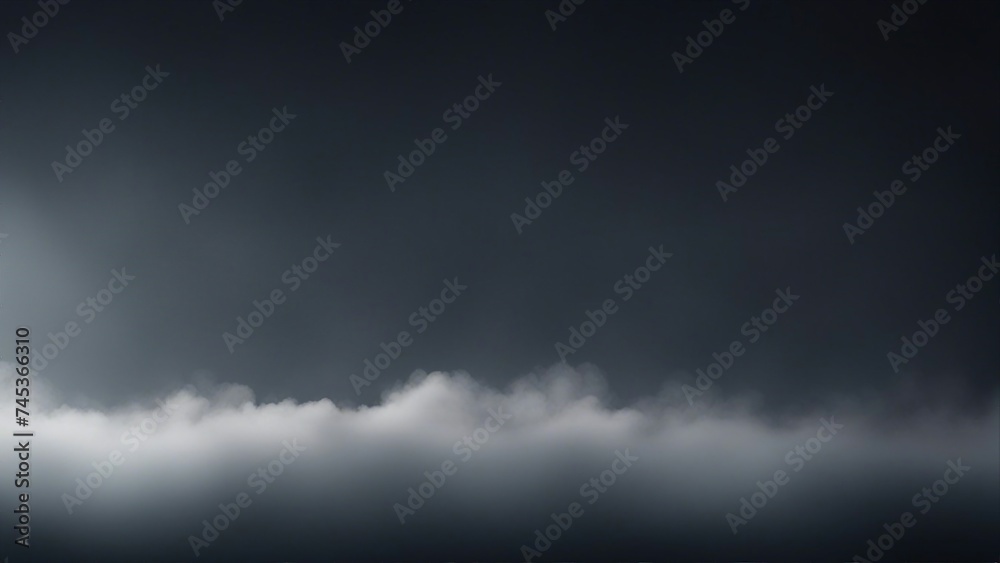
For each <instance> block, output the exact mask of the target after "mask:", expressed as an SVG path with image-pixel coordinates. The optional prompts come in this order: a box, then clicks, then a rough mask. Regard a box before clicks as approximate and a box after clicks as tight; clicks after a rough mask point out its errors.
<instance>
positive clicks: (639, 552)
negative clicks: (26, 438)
mask: <svg viewBox="0 0 1000 563" xmlns="http://www.w3.org/2000/svg"><path fill="white" fill-rule="evenodd" d="M0 373H2V378H3V394H4V400H5V401H7V404H13V393H12V388H13V370H12V366H11V365H10V364H4V365H3V366H2V368H0ZM37 383H38V382H37V380H36V384H35V385H34V387H33V390H34V392H35V395H33V397H32V401H35V402H34V403H33V404H35V405H42V406H40V407H39V408H36V409H34V410H33V412H32V417H33V418H32V424H31V427H32V429H33V430H34V431H35V434H36V435H35V437H34V438H32V439H31V477H30V481H31V487H30V489H29V490H30V494H31V508H32V515H33V518H34V519H35V520H36V522H38V523H37V524H36V525H35V526H34V528H33V530H34V532H33V537H32V541H33V542H34V543H35V544H36V545H37V550H35V551H34V552H35V553H39V554H47V555H50V556H51V555H58V554H62V553H66V552H65V551H63V550H65V549H69V547H68V546H74V547H73V549H80V548H82V547H83V546H86V548H87V549H89V550H94V553H100V554H101V557H102V558H116V557H120V558H129V557H135V556H139V554H148V553H150V552H151V551H150V547H152V546H155V547H156V550H157V551H156V552H157V553H162V554H163V555H162V557H163V558H164V559H178V558H180V559H189V558H191V557H194V556H195V551H196V550H197V554H198V556H199V557H204V558H207V559H214V558H223V559H225V558H237V557H243V556H250V555H252V556H254V557H270V558H278V557H284V558H293V559H300V558H303V559H310V558H322V557H324V554H326V555H329V556H331V557H333V556H334V555H331V554H333V553H334V552H335V553H336V555H335V556H336V557H337V558H351V559H384V558H394V559H407V558H414V559H416V558H432V559H449V558H451V559H462V558H476V557H481V558H486V559H519V558H522V557H523V556H524V553H530V552H522V550H523V549H524V547H523V546H526V547H527V548H529V549H533V550H535V551H537V553H538V554H539V555H537V556H536V557H537V558H538V560H559V559H565V558H582V557H585V556H586V554H587V553H605V554H606V556H608V557H614V553H620V554H621V557H623V558H643V557H646V558H657V557H669V556H675V557H683V556H685V554H689V555H690V556H695V554H698V553H701V554H703V555H702V557H708V556H710V555H713V554H714V556H717V557H735V556H737V555H736V554H737V553H755V552H756V553H761V554H764V553H765V552H764V551H761V550H764V549H768V545H769V544H770V549H773V544H772V543H771V542H773V541H775V539H776V538H779V537H783V536H784V535H786V534H796V533H802V534H806V533H808V534H812V536H810V537H814V540H815V541H814V542H813V543H809V542H806V541H805V540H803V541H801V542H799V543H796V542H792V543H789V544H787V545H786V547H784V548H782V549H783V551H782V553H784V554H785V555H788V556H803V555H807V554H810V553H813V554H817V553H818V552H816V551H815V550H817V549H828V548H829V549H833V548H834V546H837V548H838V549H841V550H843V549H844V547H843V546H852V545H855V546H857V549H856V551H855V552H842V551H838V552H828V553H827V554H826V556H828V557H833V558H835V559H839V560H843V559H849V558H850V557H852V556H853V555H855V554H862V552H863V551H864V548H865V542H866V540H867V539H868V538H869V537H877V536H878V535H879V534H881V533H883V531H882V530H881V527H882V525H883V523H884V522H883V520H884V521H885V522H889V521H890V520H891V519H893V518H898V515H899V513H901V512H903V511H906V510H910V511H914V510H915V508H914V501H913V498H912V497H913V496H914V495H915V494H918V493H919V492H920V491H921V488H922V487H926V486H930V484H931V483H933V482H934V481H935V480H937V479H940V478H941V475H942V474H943V473H944V472H945V471H946V470H947V469H948V467H949V465H948V463H949V462H953V463H955V462H956V460H960V463H961V464H964V465H965V466H969V467H971V468H972V469H971V470H969V471H968V472H967V474H965V475H963V476H962V478H961V480H960V482H958V483H956V484H954V485H953V488H954V491H953V492H951V493H949V494H948V495H946V497H944V498H941V499H940V505H938V503H934V507H933V510H934V511H933V512H930V511H928V514H927V515H926V516H924V515H918V520H924V521H922V522H921V523H920V524H921V528H920V529H915V530H914V531H913V532H912V535H913V539H912V541H909V542H908V543H906V544H902V543H901V545H900V546H899V547H897V548H895V550H894V554H895V555H897V556H901V554H904V553H909V552H907V551H905V550H906V549H911V550H916V549H923V548H926V547H927V546H928V545H931V544H932V543H933V542H935V541H940V540H941V538H942V537H961V538H965V541H966V542H967V543H968V546H969V547H968V548H967V549H969V550H972V551H969V553H977V552H976V551H975V550H976V549H981V548H983V547H984V546H985V547H989V545H990V543H989V542H990V541H993V540H990V539H989V538H990V536H988V535H985V536H984V535H981V534H980V533H979V528H978V527H977V526H980V525H982V524H983V523H989V522H993V523H994V524H995V523H996V522H997V520H998V519H997V512H996V509H995V506H996V503H995V500H996V498H997V495H998V491H997V483H996V475H997V471H998V466H1000V464H998V446H997V444H998V439H997V438H998V421H1000V417H998V408H997V401H993V408H992V410H989V411H988V412H979V413H973V414H969V413H963V412H961V411H960V410H958V409H957V408H956V406H955V405H961V404H962V402H961V401H955V402H954V404H953V403H949V402H948V401H941V402H939V404H938V405H937V406H936V407H934V408H925V409H922V410H912V409H906V408H904V407H905V405H906V404H907V401H906V400H905V397H907V396H908V395H912V394H913V393H914V392H915V391H914V390H912V389H901V390H900V392H899V396H898V397H894V398H889V399H886V400H857V399H843V400H838V401H831V402H829V403H826V404H822V405H813V406H812V407H811V408H810V409H808V411H807V412H806V411H801V412H791V411H789V412H784V413H764V412H760V410H759V406H758V405H759V404H760V403H759V402H756V401H753V400H745V401H730V402H726V403H715V404H712V403H707V404H706V405H704V406H697V407H691V406H689V405H688V404H687V402H686V401H684V400H683V398H682V397H679V394H678V392H677V389H678V388H679V385H680V384H679V383H669V384H667V385H665V386H664V392H663V393H662V394H661V395H659V396H657V397H650V398H647V399H644V400H641V401H639V402H637V403H635V404H633V405H628V406H613V403H614V398H613V395H611V394H610V392H609V386H608V384H607V383H606V381H605V379H604V378H603V376H602V375H601V373H600V372H599V371H598V370H597V369H596V368H594V367H593V366H589V365H582V366H579V367H577V368H571V367H569V366H566V365H563V364H559V365H556V366H554V367H552V368H550V369H548V370H546V371H544V372H543V373H541V374H540V375H539V376H536V375H534V374H532V375H529V376H527V377H523V378H521V379H519V380H517V381H515V382H514V383H513V384H511V385H510V386H509V387H508V388H507V389H505V390H497V389H493V388H490V387H487V386H483V385H481V384H479V383H477V381H476V380H475V378H473V377H472V376H470V375H469V374H465V373H442V372H433V373H425V372H417V373H414V374H413V375H412V376H411V378H410V380H409V381H408V382H407V383H406V384H405V385H400V386H399V387H397V388H396V389H394V390H392V391H390V392H388V393H386V394H385V395H384V396H383V398H382V401H381V403H380V404H379V405H377V406H371V407H366V406H361V407H347V406H340V405H338V404H337V401H333V400H327V399H324V400H320V401H314V402H306V403H297V402H295V401H293V400H285V401H282V402H278V403H268V404H262V403H258V402H256V401H255V399H254V394H253V392H252V390H251V389H249V388H247V387H245V386H242V385H210V384H199V385H190V386H188V387H185V388H183V389H180V390H179V391H177V392H175V393H173V394H171V395H168V396H165V397H160V398H156V399H152V400H150V401H149V402H148V403H144V404H139V405H128V406H121V407H118V408H113V409H109V410H106V411H101V410H93V409H85V408H76V407H70V406H66V405H62V406H57V405H55V404H49V405H47V406H46V405H45V400H46V397H47V395H48V394H50V393H51V392H50V391H46V390H45V389H46V388H45V386H44V385H42V386H40V385H37ZM951 395H952V396H955V397H960V396H961V393H960V392H959V391H954V392H953V393H951ZM900 397H902V398H900ZM708 398H709V397H708V396H706V399H708ZM901 405H903V406H901ZM779 471H781V472H783V473H784V475H785V476H784V477H783V478H782V477H776V475H778V473H777V472H779ZM591 479H594V481H591ZM758 482H760V483H759V484H758ZM771 482H774V483H771ZM779 483H780V484H779ZM11 485H12V481H11V480H5V486H4V489H5V494H6V495H7V496H8V497H13V495H14V490H13V488H12V487H11ZM759 491H760V492H762V493H768V494H769V496H767V497H766V502H765V503H764V504H763V506H760V507H757V508H756V509H755V510H753V511H752V512H753V514H752V515H751V516H750V517H746V516H747V515H748V514H750V512H751V510H749V509H746V508H743V507H742V504H741V502H742V499H744V498H746V499H747V500H748V502H750V500H751V499H752V498H753V495H754V493H757V492H759ZM240 495H244V496H240ZM764 498H765V496H762V495H757V498H756V501H758V502H760V501H762V499H764ZM241 501H242V504H244V505H245V506H242V507H239V505H240V503H241ZM573 503H577V504H578V506H577V507H574V506H573ZM220 505H221V506H220ZM234 507H239V509H238V512H239V515H238V516H235V518H233V515H234V514H235V513H236V508H234ZM574 508H578V509H579V510H578V511H577V512H573V509H574ZM741 508H742V510H743V512H744V514H743V515H742V516H741V515H740V511H741ZM227 511H228V516H226V514H227ZM577 514H579V515H577ZM727 514H732V516H727ZM566 515H569V516H566ZM955 516H959V517H960V519H961V520H962V521H968V522H969V523H970V524H969V526H965V527H963V528H961V529H957V530H956V529H955V527H954V524H953V521H952V524H947V525H946V524H944V522H945V521H946V518H951V517H955ZM560 518H562V520H561V521H562V522H563V523H566V522H570V524H569V527H568V529H566V530H565V531H560V530H556V529H555V528H550V529H549V532H550V535H551V534H555V532H553V530H556V531H558V532H559V533H558V536H559V537H558V539H556V540H554V541H553V540H551V539H549V541H548V544H547V543H546V540H545V539H541V540H540V539H539V537H541V536H538V535H537V533H536V530H538V531H540V533H541V534H542V535H543V536H544V534H545V533H546V532H545V529H546V528H547V527H550V526H552V525H557V524H558V522H560V520H559V519H560ZM566 518H569V520H566ZM737 518H739V520H737ZM213 522H214V524H213ZM554 523H555V524H554ZM206 524H208V526H206ZM223 526H224V528H225V529H221V530H219V529H217V528H222V527H223ZM564 527H565V526H564ZM611 529H615V530H617V531H616V532H615V533H614V534H612V533H610V532H609V530H611ZM108 530H116V532H115V533H114V534H115V535H114V540H113V541H112V539H111V538H110V537H109V536H108ZM626 530H627V531H626ZM734 530H735V532H736V533H734ZM216 533H217V534H218V535H217V536H216ZM595 534H598V535H600V536H601V537H603V538H604V539H601V540H600V542H598V536H597V535H595ZM949 534H950V535H949ZM956 534H958V535H956ZM942 535H943V536H942ZM803 537H804V536H803ZM193 538H196V539H193ZM378 538H384V540H385V543H380V542H381V540H379V541H376V540H377V539H378ZM665 538H669V539H670V542H668V543H664V541H665ZM293 540H294V541H293ZM549 544H550V546H549V547H547V548H545V549H542V548H543V547H545V546H546V545H549ZM598 544H600V546H601V547H599V548H598V547H597V546H598ZM373 545H380V546H381V547H378V548H375V549H376V551H372V549H373V548H372V546H373ZM111 546H115V547H114V549H112V548H111ZM595 549H598V552H594V551H593V550H595ZM599 550H608V551H606V552H601V551H599ZM755 550H757V551H755ZM984 553H985V552H984ZM143 556H146V555H143ZM762 556H763V555H762Z"/></svg>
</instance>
